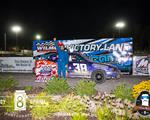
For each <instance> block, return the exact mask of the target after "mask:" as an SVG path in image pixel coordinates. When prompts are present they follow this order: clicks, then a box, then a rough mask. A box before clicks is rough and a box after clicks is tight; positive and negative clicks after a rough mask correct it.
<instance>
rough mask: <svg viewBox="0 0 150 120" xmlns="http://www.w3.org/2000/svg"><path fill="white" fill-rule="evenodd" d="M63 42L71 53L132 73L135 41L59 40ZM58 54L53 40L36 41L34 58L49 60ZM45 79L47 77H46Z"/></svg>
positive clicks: (125, 39) (123, 39)
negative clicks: (52, 55)
mask: <svg viewBox="0 0 150 120" xmlns="http://www.w3.org/2000/svg"><path fill="white" fill-rule="evenodd" d="M57 41H61V42H63V44H64V45H65V47H66V48H67V49H68V51H69V52H74V53H80V54H82V55H84V56H85V57H87V58H88V59H90V60H92V61H95V62H98V63H109V64H112V65H114V66H117V67H118V68H119V70H120V71H121V72H122V73H125V74H129V73H131V71H132V56H133V39H132V38H104V39H74V40H57ZM52 53H56V47H55V44H54V41H53V40H34V41H33V58H34V59H35V60H48V59H49V57H50V55H51V54H52ZM44 78H45V77H44Z"/></svg>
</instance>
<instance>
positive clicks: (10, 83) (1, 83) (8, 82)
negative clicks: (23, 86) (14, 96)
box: [0, 76, 18, 91]
mask: <svg viewBox="0 0 150 120" xmlns="http://www.w3.org/2000/svg"><path fill="white" fill-rule="evenodd" d="M17 84H18V82H17V81H16V80H14V79H13V77H11V76H10V77H8V78H7V79H2V78H1V79H0V91H4V90H12V89H14V88H15V87H16V86H17Z"/></svg>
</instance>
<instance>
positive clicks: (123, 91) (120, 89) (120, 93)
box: [113, 83, 134, 101]
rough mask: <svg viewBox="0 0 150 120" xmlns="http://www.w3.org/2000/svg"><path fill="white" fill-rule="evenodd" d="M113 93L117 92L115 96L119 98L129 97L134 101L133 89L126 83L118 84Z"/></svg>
mask: <svg viewBox="0 0 150 120" xmlns="http://www.w3.org/2000/svg"><path fill="white" fill-rule="evenodd" d="M113 94H115V96H116V97H117V98H121V99H123V100H125V99H128V100H131V101H133V100H134V99H133V97H132V89H131V88H129V87H126V85H125V84H124V83H122V84H120V85H118V86H117V87H116V88H115V89H114V90H113Z"/></svg>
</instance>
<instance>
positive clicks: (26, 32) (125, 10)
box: [0, 0, 150, 50]
mask: <svg viewBox="0 0 150 120" xmlns="http://www.w3.org/2000/svg"><path fill="white" fill-rule="evenodd" d="M147 5H148V4H147ZM148 11H149V10H148V7H146V3H142V2H141V3H140V2H139V1H132V0H130V1H128V0H125V1H122V0H120V1H117V0H112V1H110V0H107V1H106V0H105V1H101V0H99V1H95V0H89V1H88V0H86V1H83V0H80V1H78V0H76V1H75V0H68V1H66V0H58V1H56V0H53V1H51V0H49V1H47V2H46V1H44V0H43V1H42V0H40V1H31V0H30V1H26V2H23V1H22V0H20V1H14V0H13V1H12V0H11V1H7V2H6V1H3V2H1V7H0V48H1V49H4V33H5V32H6V33H7V47H8V48H9V47H12V46H14V45H15V34H14V33H13V32H12V31H11V30H10V29H11V26H12V25H15V24H17V25H20V26H22V29H23V30H22V32H21V33H19V35H18V41H19V46H20V48H23V47H24V48H26V49H31V47H32V40H34V39H35V34H37V33H40V34H41V35H42V37H43V39H53V37H56V38H57V39H80V38H83V39H86V38H110V37H118V30H117V29H116V28H115V27H114V24H115V23H116V22H117V21H120V20H122V21H124V22H126V27H125V28H124V29H122V30H121V37H133V38H134V42H135V48H136V49H141V50H143V49H144V50H145V49H150V39H149V33H150V19H149V12H148Z"/></svg>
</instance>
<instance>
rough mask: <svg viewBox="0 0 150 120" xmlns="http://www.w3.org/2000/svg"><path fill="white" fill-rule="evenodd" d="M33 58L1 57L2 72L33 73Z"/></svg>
mask: <svg viewBox="0 0 150 120" xmlns="http://www.w3.org/2000/svg"><path fill="white" fill-rule="evenodd" d="M33 67H34V61H33V58H32V57H0V72H16V73H32V72H33V71H32V69H33Z"/></svg>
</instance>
